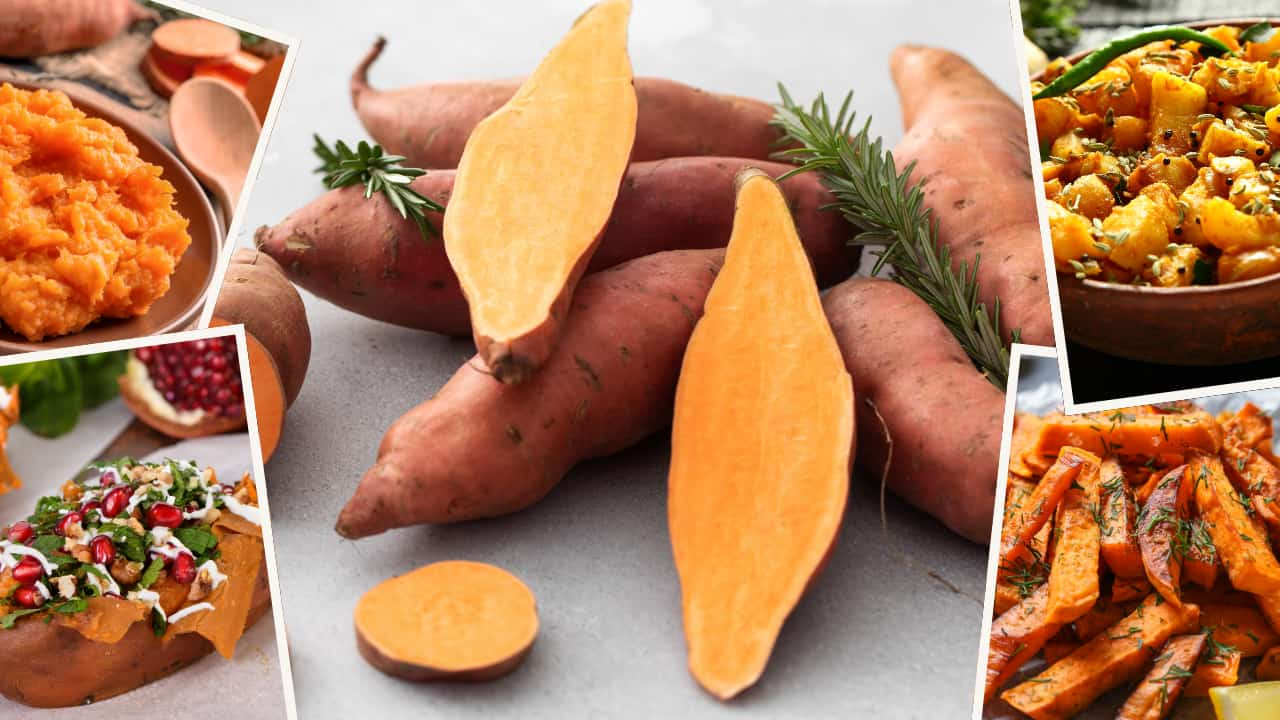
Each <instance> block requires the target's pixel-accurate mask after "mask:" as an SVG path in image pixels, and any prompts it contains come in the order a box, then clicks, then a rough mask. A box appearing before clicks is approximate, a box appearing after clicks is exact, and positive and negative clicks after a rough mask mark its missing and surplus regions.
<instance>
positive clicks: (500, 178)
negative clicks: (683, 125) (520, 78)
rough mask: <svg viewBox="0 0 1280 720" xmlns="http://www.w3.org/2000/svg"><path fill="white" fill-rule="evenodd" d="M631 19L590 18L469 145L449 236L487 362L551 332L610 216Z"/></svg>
mask: <svg viewBox="0 0 1280 720" xmlns="http://www.w3.org/2000/svg"><path fill="white" fill-rule="evenodd" d="M630 12H631V5H630V2H627V1H626V0H607V1H606V2H602V3H600V4H599V5H597V6H595V7H594V8H593V9H591V10H589V11H588V12H587V13H586V14H585V15H583V16H582V17H581V18H580V19H579V20H578V21H577V23H575V24H574V26H573V29H572V30H570V31H569V33H568V34H567V35H566V36H565V38H564V39H563V40H562V41H561V42H560V44H559V45H557V46H556V47H555V49H553V50H552V51H551V53H550V54H549V55H548V56H547V57H546V59H545V60H543V62H542V64H541V65H539V66H538V69H537V70H535V71H534V73H533V74H532V75H531V76H530V77H529V79H528V80H526V81H525V83H524V85H523V86H521V88H520V90H519V91H518V92H517V93H516V94H515V96H514V97H512V99H511V100H510V101H508V102H507V104H506V105H504V106H503V107H502V108H501V109H499V110H498V111H496V112H495V113H493V114H492V115H490V116H489V117H488V118H486V119H485V120H484V121H483V122H481V123H480V124H479V125H478V126H476V129H475V131H474V132H473V133H472V135H471V137H470V138H469V139H468V141H467V145H466V149H465V150H464V152H463V155H462V159H461V161H460V162H459V165H458V171H457V175H456V179H455V182H454V187H453V195H452V197H451V198H450V199H449V210H448V212H447V213H446V214H445V218H444V238H445V249H446V251H447V252H448V256H449V262H450V264H451V265H452V266H453V269H454V271H455V272H456V273H457V276H458V281H459V283H460V284H461V286H462V290H463V293H464V294H465V295H466V297H467V301H468V303H469V304H470V311H471V325H472V330H473V332H474V333H475V335H476V339H477V344H479V345H480V346H481V354H482V355H486V353H485V347H486V346H487V345H488V343H489V342H492V343H496V344H497V345H498V346H499V347H504V348H505V347H507V346H509V345H510V344H511V343H514V342H517V341H518V340H520V339H521V338H524V337H525V336H528V335H530V334H535V333H538V332H540V331H541V332H546V330H543V327H544V325H545V324H546V323H548V322H549V321H554V320H556V319H557V318H555V317H554V316H555V315H556V313H557V312H563V311H564V309H565V308H563V307H557V305H558V304H562V303H563V302H564V300H565V297H566V295H569V294H572V290H573V286H574V285H576V283H577V280H578V277H579V276H580V275H581V273H582V271H583V270H584V269H585V266H586V262H587V260H589V259H590V257H591V254H592V253H593V252H594V250H595V246H596V242H597V240H598V239H599V237H600V235H601V234H602V232H603V230H604V227H605V223H606V222H607V221H608V219H609V214H610V213H611V212H612V209H613V203H614V200H615V199H616V197H617V193H618V188H619V186H620V184H621V182H622V176H623V174H624V173H625V172H626V169H627V163H628V160H629V158H630V155H631V145H632V142H633V141H634V140H635V131H636V95H635V88H634V87H633V86H632V73H631V61H630V58H629V57H628V55H627V22H628V19H629V16H630ZM553 344H554V343H552V345H553ZM545 352H546V353H547V354H549V352H550V348H549V347H548V348H547V349H546V350H545ZM538 354H541V351H539V352H538V353H535V356H534V357H531V358H529V361H530V362H532V363H533V364H534V365H540V364H541V362H542V361H543V360H545V357H538V356H537V355H538ZM493 360H494V359H493V358H490V357H488V356H487V355H486V361H488V362H489V363H490V366H491V367H493V365H494V364H495V363H494V361H493Z"/></svg>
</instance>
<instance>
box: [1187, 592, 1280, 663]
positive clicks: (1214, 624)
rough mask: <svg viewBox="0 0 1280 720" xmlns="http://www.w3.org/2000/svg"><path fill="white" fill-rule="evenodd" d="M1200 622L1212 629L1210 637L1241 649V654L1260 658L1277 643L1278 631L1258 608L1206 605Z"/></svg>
mask: <svg viewBox="0 0 1280 720" xmlns="http://www.w3.org/2000/svg"><path fill="white" fill-rule="evenodd" d="M1200 624H1201V625H1203V626H1204V627H1206V628H1209V629H1211V630H1213V639H1214V640H1216V641H1218V642H1219V643H1221V644H1223V645H1227V646H1230V647H1233V648H1235V649H1237V650H1239V651H1240V655H1241V657H1246V658H1251V657H1259V656H1261V655H1262V654H1263V653H1265V652H1266V651H1267V650H1270V649H1271V648H1272V647H1274V646H1276V645H1277V644H1280V634H1277V633H1276V631H1275V630H1274V629H1272V627H1271V626H1270V625H1269V624H1267V619H1266V618H1265V617H1264V616H1263V614H1262V612H1261V611H1260V610H1258V609H1257V608H1252V607H1242V606H1239V605H1205V606H1204V607H1202V608H1200Z"/></svg>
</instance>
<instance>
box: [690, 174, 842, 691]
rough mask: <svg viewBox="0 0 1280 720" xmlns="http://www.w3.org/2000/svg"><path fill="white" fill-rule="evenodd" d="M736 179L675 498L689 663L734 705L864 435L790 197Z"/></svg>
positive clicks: (695, 355) (825, 526) (825, 529)
mask: <svg viewBox="0 0 1280 720" xmlns="http://www.w3.org/2000/svg"><path fill="white" fill-rule="evenodd" d="M736 184H737V185H738V202H737V209H736V212H735V214H734V222H733V235H732V237H731V238H730V240H729V246H728V249H727V250H726V251H725V259H724V267H723V268H722V269H721V271H720V274H719V276H718V277H717V278H716V280H715V283H714V284H713V285H712V288H711V291H710V293H709V294H708V295H707V300H706V307H705V309H704V312H703V316H702V319H701V320H699V321H698V324H697V326H696V327H695V329H694V332H693V335H692V337H691V338H690V340H689V346H688V349H687V350H685V354H684V363H683V364H682V365H681V368H680V382H679V386H678V388H677V390H676V402H675V413H674V420H673V422H672V430H671V471H670V475H669V479H668V502H667V508H668V510H667V514H668V522H669V525H670V529H671V544H672V547H673V549H674V553H675V564H676V570H677V571H678V572H679V575H680V591H681V597H682V606H683V609H684V631H685V639H686V641H687V642H688V645H689V670H690V672H691V673H692V674H693V676H694V677H695V678H696V679H697V681H698V682H699V683H700V684H701V685H702V687H703V688H705V689H706V690H707V691H708V692H710V693H711V694H712V695H714V696H715V697H717V698H719V699H721V700H728V699H730V698H732V697H734V696H735V695H737V694H738V693H740V692H742V691H743V690H745V689H746V688H748V687H750V686H751V685H754V684H755V682H756V681H757V680H758V679H759V678H760V675H761V674H762V673H763V672H764V668H765V664H766V663H767V662H768V660H769V655H770V654H771V653H772V651H773V646H774V643H775V642H776V640H777V637H778V634H779V632H780V631H781V629H782V624H783V622H784V621H785V620H786V618H787V616H788V615H790V614H791V611H792V610H793V609H794V608H795V606H796V603H797V602H799V601H800V596H801V595H802V594H803V593H804V591H805V588H806V587H807V586H808V585H809V582H810V581H811V580H812V579H813V576H814V575H815V574H816V573H817V572H818V569H819V568H820V567H821V565H822V564H823V562H824V561H825V559H826V557H827V554H828V553H829V552H830V551H831V549H832V547H833V546H834V544H835V538H836V533H837V532H838V531H839V529H840V522H841V520H842V518H843V517H844V506H845V499H846V497H847V496H848V492H849V470H850V467H851V463H852V460H853V442H854V404H853V384H852V381H851V380H850V378H849V373H848V372H846V371H845V366H844V360H843V358H842V357H841V356H840V348H839V346H838V345H837V344H836V341H835V338H834V337H833V336H832V333H831V326H830V325H829V324H828V323H827V318H826V316H825V315H824V314H823V311H822V301H821V299H820V298H819V296H818V286H817V283H816V282H815V281H814V277H813V271H812V270H811V269H810V267H809V262H808V259H807V258H806V257H805V253H804V248H803V247H802V246H801V244H800V238H799V236H798V235H797V234H796V230H795V225H794V223H793V222H792V220H791V213H790V211H789V210H788V208H787V203H786V198H785V197H784V196H783V194H782V191H781V190H780V189H779V188H778V186H777V184H776V183H774V182H773V180H772V179H770V178H769V176H767V175H765V174H764V173H762V172H759V171H755V170H747V171H745V172H744V173H743V174H742V175H740V176H739V178H738V180H737V183H736ZM728 427H732V428H733V431H732V432H722V429H724V428H728Z"/></svg>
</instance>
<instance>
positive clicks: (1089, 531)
mask: <svg viewBox="0 0 1280 720" xmlns="http://www.w3.org/2000/svg"><path fill="white" fill-rule="evenodd" d="M1097 507H1098V466H1097V465H1095V464H1092V463H1090V464H1087V465H1085V466H1084V468H1083V469H1082V470H1081V471H1080V474H1079V476H1077V478H1076V481H1075V482H1074V483H1073V484H1072V485H1071V487H1069V488H1067V491H1066V492H1065V493H1064V494H1063V496H1062V501H1061V502H1060V503H1059V504H1058V516H1057V520H1056V521H1055V522H1054V532H1055V533H1056V534H1057V549H1056V550H1055V551H1054V555H1053V565H1052V566H1051V568H1050V570H1049V581H1048V587H1049V599H1048V602H1047V603H1046V605H1045V611H1044V612H1045V619H1046V620H1047V621H1048V622H1051V623H1056V624H1065V623H1069V622H1071V621H1073V620H1075V619H1076V618H1078V617H1080V616H1081V615H1084V614H1085V613H1087V612H1089V608H1092V607H1093V606H1094V603H1096V602H1097V601H1098V593H1099V588H1098V579H1099V576H1098V569H1099V562H1100V561H1099V558H1100V554H1101V544H1100V542H1099V539H1100V531H1099V528H1098V523H1097V522H1096V521H1095V519H1094V516H1093V512H1094V511H1095V510H1096V509H1097Z"/></svg>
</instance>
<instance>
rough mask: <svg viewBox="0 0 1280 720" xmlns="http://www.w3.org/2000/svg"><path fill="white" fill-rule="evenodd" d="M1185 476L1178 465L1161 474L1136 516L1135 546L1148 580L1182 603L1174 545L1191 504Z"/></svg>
mask: <svg viewBox="0 0 1280 720" xmlns="http://www.w3.org/2000/svg"><path fill="white" fill-rule="evenodd" d="M1186 475H1187V466H1186V465H1179V466H1178V467H1176V468H1174V469H1172V470H1170V471H1169V472H1167V473H1165V474H1164V475H1163V476H1161V478H1160V480H1159V482H1158V483H1157V484H1156V487H1155V489H1154V490H1153V491H1152V493H1151V497H1150V498H1148V499H1147V504H1146V505H1143V506H1142V512H1141V513H1140V514H1139V515H1138V546H1139V547H1141V548H1142V566H1143V568H1144V569H1145V571H1146V576H1147V579H1148V580H1150V581H1151V586H1152V587H1154V588H1155V589H1156V592H1158V593H1160V596H1161V597H1163V598H1164V599H1165V600H1166V601H1167V602H1171V603H1173V604H1174V605H1180V604H1181V603H1182V595H1181V591H1180V587H1181V585H1182V555H1181V554H1180V553H1179V552H1175V551H1174V545H1175V543H1176V542H1177V539H1178V537H1177V536H1178V534H1179V530H1180V528H1182V527H1183V526H1182V523H1183V518H1184V517H1185V516H1186V514H1187V507H1188V505H1189V504H1190V500H1189V499H1190V493H1189V490H1190V488H1191V482H1190V481H1188V480H1186Z"/></svg>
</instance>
